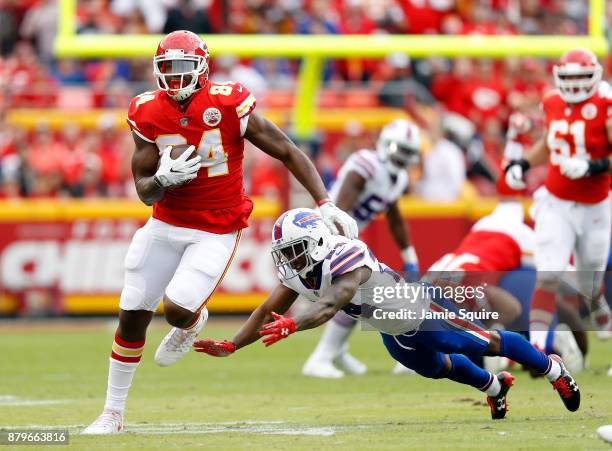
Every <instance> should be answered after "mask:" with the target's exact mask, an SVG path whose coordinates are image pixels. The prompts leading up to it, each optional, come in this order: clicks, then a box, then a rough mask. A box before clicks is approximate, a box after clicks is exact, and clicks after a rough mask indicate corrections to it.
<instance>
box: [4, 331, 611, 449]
mask: <svg viewBox="0 0 612 451" xmlns="http://www.w3.org/2000/svg"><path fill="white" fill-rule="evenodd" d="M238 325H239V322H238V321H234V322H232V321H227V320H223V321H219V320H217V321H215V320H211V321H210V322H209V324H208V325H207V327H206V329H205V331H204V332H203V334H202V335H203V336H212V337H215V338H231V336H232V334H233V332H234V331H235V330H236V328H237V326H238ZM166 330H167V328H166V326H165V325H164V324H162V323H161V322H158V323H155V324H154V325H153V326H152V328H151V332H150V334H149V338H148V343H147V348H146V351H145V355H144V358H143V362H142V364H141V365H140V367H139V369H138V371H137V373H136V377H135V380H134V384H133V386H132V390H131V392H130V398H129V400H128V405H127V413H126V428H125V430H126V432H125V433H124V434H121V435H117V436H111V437H86V436H79V435H77V434H78V432H80V431H81V430H82V429H83V428H84V427H85V426H86V425H87V424H88V423H89V422H91V421H92V420H93V419H94V418H95V417H96V416H97V415H98V414H99V413H100V411H101V408H102V405H103V402H104V394H105V390H106V375H107V365H108V354H109V352H110V351H109V349H110V344H111V341H112V328H111V325H110V324H106V323H103V322H77V323H65V322H64V323H62V324H54V323H48V324H37V325H34V326H33V327H30V326H29V325H28V324H23V323H17V324H11V323H0V349H1V350H2V352H1V354H0V356H1V358H2V359H1V362H2V363H1V365H0V428H2V429H7V428H16V427H20V426H23V427H28V428H34V427H43V426H45V427H58V428H59V427H67V428H68V429H69V430H70V432H71V437H70V447H71V448H73V449H87V450H89V449H103V450H110V449H138V450H149V449H166V448H182V449H190V448H199V447H205V448H209V449H227V450H234V449H247V448H248V449H309V450H311V449H351V450H354V449H370V450H373V449H425V448H426V449H495V450H502V449H538V450H542V449H553V448H554V449H556V450H561V449H572V450H575V449H589V450H592V449H610V447H609V446H608V445H605V444H604V443H603V442H601V441H600V440H599V439H598V438H597V437H596V433H595V430H596V428H597V427H598V426H600V425H602V424H606V423H612V378H609V377H607V376H606V370H607V367H608V365H609V364H610V363H612V353H611V352H610V349H611V345H612V343H600V342H597V341H595V340H592V342H591V343H592V353H591V356H590V368H589V369H588V370H586V371H584V372H582V373H580V374H579V375H578V376H577V380H578V383H579V384H580V387H581V389H582V406H581V409H580V410H579V411H578V412H577V413H575V414H570V413H569V412H567V411H566V410H565V409H564V407H563V405H562V403H561V401H560V400H559V399H558V396H557V394H556V393H555V392H554V391H553V390H552V389H551V387H550V385H549V384H548V383H547V382H546V381H544V380H532V379H531V378H530V377H529V376H527V374H525V373H523V372H520V371H516V376H517V381H516V384H515V387H514V388H513V389H512V390H511V392H510V395H509V403H510V409H511V411H510V412H509V414H508V417H507V418H506V419H505V420H502V421H498V422H493V421H491V420H490V417H489V411H488V407H487V406H486V404H485V403H484V396H483V395H482V394H481V393H479V392H477V391H475V390H473V389H471V388H469V387H463V386H460V385H458V384H455V383H452V382H449V381H446V380H443V381H432V380H426V379H424V378H421V377H417V376H392V375H391V374H390V370H391V368H392V366H393V362H392V361H391V358H390V357H388V356H387V354H386V351H385V349H384V348H383V346H382V344H381V342H380V339H379V336H378V335H377V334H375V333H373V332H359V333H356V334H355V336H354V338H353V341H352V342H351V347H352V351H353V353H354V354H355V355H356V356H357V357H359V358H360V359H362V360H363V361H364V362H366V363H367V364H368V366H369V373H368V374H367V375H366V376H362V377H346V378H344V379H342V380H317V379H311V378H306V377H303V376H301V374H300V369H301V365H302V363H303V362H304V360H305V358H306V356H307V355H308V354H309V352H310V351H311V349H312V348H313V346H314V344H315V342H316V339H317V337H318V335H319V332H320V331H318V330H317V331H309V332H305V333H299V334H296V335H293V336H292V337H291V338H289V339H288V340H286V341H285V342H283V343H279V344H277V345H275V346H273V347H271V348H269V349H265V348H264V346H263V345H261V344H260V343H257V344H255V345H253V346H251V347H250V348H246V349H244V350H242V351H240V352H239V353H237V354H236V355H234V356H232V357H229V358H225V359H215V358H212V357H208V356H206V355H201V354H197V353H190V354H189V355H188V356H187V357H185V359H184V360H182V361H181V362H180V363H178V364H177V365H176V366H174V367H170V368H159V367H157V366H156V365H155V363H154V362H153V354H154V352H155V349H156V347H157V345H158V343H159V341H160V340H161V338H162V336H163V334H164V333H165V332H166ZM18 449H26V447H19V448H18ZM54 449H55V448H54Z"/></svg>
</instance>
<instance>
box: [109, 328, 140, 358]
mask: <svg viewBox="0 0 612 451" xmlns="http://www.w3.org/2000/svg"><path fill="white" fill-rule="evenodd" d="M144 344H145V342H144V340H143V341H125V340H122V339H121V338H120V337H119V335H115V341H114V343H113V349H112V351H111V357H112V358H113V359H115V360H118V361H119V362H124V363H138V362H140V359H141V358H142V351H143V349H144Z"/></svg>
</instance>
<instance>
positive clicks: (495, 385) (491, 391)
mask: <svg viewBox="0 0 612 451" xmlns="http://www.w3.org/2000/svg"><path fill="white" fill-rule="evenodd" d="M500 390H501V383H500V382H499V379H498V378H497V376H496V375H495V374H493V382H491V385H490V386H489V388H487V389H486V390H485V393H486V394H487V395H488V396H497V395H499V392H500Z"/></svg>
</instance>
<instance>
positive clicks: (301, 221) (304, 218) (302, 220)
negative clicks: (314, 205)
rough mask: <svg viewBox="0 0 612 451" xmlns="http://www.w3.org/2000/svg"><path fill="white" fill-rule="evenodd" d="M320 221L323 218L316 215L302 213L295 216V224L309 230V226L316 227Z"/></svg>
mask: <svg viewBox="0 0 612 451" xmlns="http://www.w3.org/2000/svg"><path fill="white" fill-rule="evenodd" d="M320 220H321V217H320V216H319V215H318V214H316V213H310V212H302V213H298V214H297V215H295V218H293V223H294V224H295V225H296V226H298V227H302V228H307V227H309V226H315V225H316V224H317V222H318V221H320Z"/></svg>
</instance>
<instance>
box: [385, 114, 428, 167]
mask: <svg viewBox="0 0 612 451" xmlns="http://www.w3.org/2000/svg"><path fill="white" fill-rule="evenodd" d="M376 151H377V152H378V157H379V158H380V159H381V160H382V161H383V162H384V163H385V165H386V167H387V169H388V170H389V172H390V173H392V174H398V173H399V172H400V171H401V170H403V169H405V168H406V167H408V166H410V165H413V164H416V163H418V162H419V160H420V158H421V135H420V131H419V128H418V127H417V126H416V125H414V124H413V123H411V122H408V121H406V120H403V119H397V120H395V121H393V122H391V123H389V124H387V125H385V126H384V127H383V129H382V130H381V132H380V136H379V137H378V142H377V143H376Z"/></svg>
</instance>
